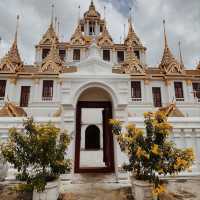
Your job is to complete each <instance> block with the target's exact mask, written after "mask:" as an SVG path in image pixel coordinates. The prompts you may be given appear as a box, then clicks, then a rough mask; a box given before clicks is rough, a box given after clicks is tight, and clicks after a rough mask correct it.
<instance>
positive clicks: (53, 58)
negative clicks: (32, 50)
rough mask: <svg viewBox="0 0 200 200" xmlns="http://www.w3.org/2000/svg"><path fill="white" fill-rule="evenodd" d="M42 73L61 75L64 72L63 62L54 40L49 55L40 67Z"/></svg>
mask: <svg viewBox="0 0 200 200" xmlns="http://www.w3.org/2000/svg"><path fill="white" fill-rule="evenodd" d="M40 71H41V72H53V73H61V72H62V71H63V61H62V60H61V58H60V56H59V50H58V47H57V44H56V41H55V40H53V42H52V46H51V49H50V52H49V54H48V55H47V57H46V58H45V59H44V60H43V62H42V64H41V66H40Z"/></svg>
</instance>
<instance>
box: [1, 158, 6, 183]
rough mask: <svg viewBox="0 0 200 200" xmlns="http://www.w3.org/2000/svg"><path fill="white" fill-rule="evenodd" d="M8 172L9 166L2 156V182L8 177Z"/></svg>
mask: <svg viewBox="0 0 200 200" xmlns="http://www.w3.org/2000/svg"><path fill="white" fill-rule="evenodd" d="M7 172H8V164H7V163H6V162H5V160H4V159H3V157H2V156H1V155H0V181H3V180H5V178H6V177H7Z"/></svg>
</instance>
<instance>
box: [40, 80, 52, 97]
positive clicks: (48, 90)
mask: <svg viewBox="0 0 200 200" xmlns="http://www.w3.org/2000/svg"><path fill="white" fill-rule="evenodd" d="M52 99H53V81H52V80H44V81H43V91H42V100H43V101H51V100H52Z"/></svg>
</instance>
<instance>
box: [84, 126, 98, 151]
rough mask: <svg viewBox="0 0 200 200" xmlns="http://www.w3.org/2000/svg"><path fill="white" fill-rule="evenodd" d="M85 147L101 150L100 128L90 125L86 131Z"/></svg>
mask: <svg viewBox="0 0 200 200" xmlns="http://www.w3.org/2000/svg"><path fill="white" fill-rule="evenodd" d="M85 149H86V150H91V149H92V150H99V149H100V130H99V128H98V127H97V126H95V125H90V126H88V127H87V129H86V131H85Z"/></svg>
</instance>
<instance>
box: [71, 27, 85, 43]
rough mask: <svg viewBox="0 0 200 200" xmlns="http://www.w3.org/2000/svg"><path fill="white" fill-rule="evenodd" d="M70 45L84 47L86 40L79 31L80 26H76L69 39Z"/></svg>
mask: <svg viewBox="0 0 200 200" xmlns="http://www.w3.org/2000/svg"><path fill="white" fill-rule="evenodd" d="M71 44H73V45H85V44H86V40H85V37H84V36H83V33H82V31H81V26H80V24H78V26H77V28H76V30H75V32H74V34H73V35H72V37H71Z"/></svg>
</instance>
